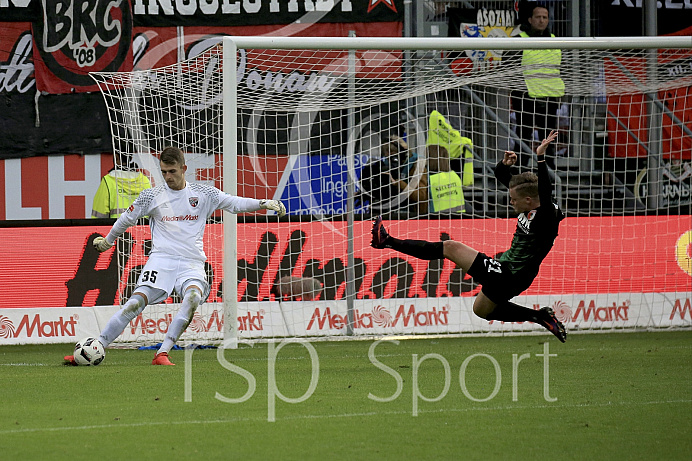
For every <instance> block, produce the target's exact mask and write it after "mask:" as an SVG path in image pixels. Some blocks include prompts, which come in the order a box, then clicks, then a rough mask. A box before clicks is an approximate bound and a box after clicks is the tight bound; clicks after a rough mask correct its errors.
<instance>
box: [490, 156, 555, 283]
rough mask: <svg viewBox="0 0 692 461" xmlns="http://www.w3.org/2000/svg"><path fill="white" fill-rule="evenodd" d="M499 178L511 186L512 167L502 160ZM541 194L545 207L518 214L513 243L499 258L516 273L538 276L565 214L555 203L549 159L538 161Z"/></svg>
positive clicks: (539, 193) (497, 171)
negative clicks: (548, 164) (547, 165)
mask: <svg viewBox="0 0 692 461" xmlns="http://www.w3.org/2000/svg"><path fill="white" fill-rule="evenodd" d="M495 176H496V177H497V179H498V180H499V181H500V182H501V183H502V184H504V185H505V186H507V187H509V180H510V179H511V177H512V173H511V172H510V167H508V166H507V165H504V164H503V163H502V162H500V163H498V165H497V166H496V167H495ZM538 195H539V198H540V200H541V206H539V207H538V208H536V209H535V210H531V211H529V212H528V213H521V214H519V216H518V217H517V228H516V230H515V231H514V237H513V238H512V245H510V247H509V249H508V250H507V251H505V252H504V253H503V254H502V255H501V256H500V257H499V258H497V259H498V260H499V261H506V262H507V263H508V266H509V268H510V270H511V271H512V273H513V274H516V273H518V272H520V271H521V272H522V274H521V275H522V276H526V277H531V278H533V277H535V276H536V275H537V274H538V268H539V266H540V265H541V262H542V261H543V259H545V257H546V256H547V255H548V253H549V252H550V250H551V248H553V243H554V242H555V237H557V231H558V227H559V225H560V221H562V220H563V219H564V217H565V215H564V214H563V213H562V211H561V210H560V208H559V207H558V206H557V205H556V204H555V203H554V202H553V197H552V185H551V183H550V176H549V175H548V167H546V165H545V162H539V163H538Z"/></svg>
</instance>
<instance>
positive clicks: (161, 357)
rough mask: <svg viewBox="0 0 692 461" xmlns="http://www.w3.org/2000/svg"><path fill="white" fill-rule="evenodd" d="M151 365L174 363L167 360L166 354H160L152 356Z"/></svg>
mask: <svg viewBox="0 0 692 461" xmlns="http://www.w3.org/2000/svg"><path fill="white" fill-rule="evenodd" d="M151 364H152V365H175V363H173V362H171V361H170V360H168V352H161V353H160V354H156V355H155V356H154V360H152V361H151Z"/></svg>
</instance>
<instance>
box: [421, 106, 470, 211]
mask: <svg viewBox="0 0 692 461" xmlns="http://www.w3.org/2000/svg"><path fill="white" fill-rule="evenodd" d="M426 145H427V147H426V157H427V160H428V167H429V168H428V170H429V172H430V176H429V178H428V179H429V183H430V189H431V194H430V195H431V203H430V210H431V211H434V212H440V211H445V212H464V211H465V203H466V201H465V199H464V192H463V190H462V186H471V185H473V151H472V149H473V141H471V139H469V138H466V137H464V136H461V133H459V130H455V129H454V128H452V126H451V125H450V124H449V123H448V122H447V120H445V118H444V117H443V116H442V114H440V113H439V112H438V111H436V110H434V111H432V112H431V113H430V119H429V122H428V139H427V141H426Z"/></svg>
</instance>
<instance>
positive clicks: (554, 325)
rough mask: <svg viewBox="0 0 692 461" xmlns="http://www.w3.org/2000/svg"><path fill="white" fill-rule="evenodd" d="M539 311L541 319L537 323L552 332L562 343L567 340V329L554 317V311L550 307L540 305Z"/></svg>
mask: <svg viewBox="0 0 692 461" xmlns="http://www.w3.org/2000/svg"><path fill="white" fill-rule="evenodd" d="M539 312H540V313H541V319H540V321H539V322H538V323H539V324H540V325H543V326H544V327H545V329H546V330H548V331H549V332H551V333H552V334H554V335H555V336H556V337H557V339H559V340H560V342H563V343H564V342H565V341H566V340H567V331H566V330H565V326H564V325H563V324H562V322H560V321H559V320H558V319H557V317H555V311H554V310H553V309H551V308H550V307H541V309H540V311H539Z"/></svg>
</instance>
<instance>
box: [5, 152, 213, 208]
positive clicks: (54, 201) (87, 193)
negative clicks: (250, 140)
mask: <svg viewBox="0 0 692 461" xmlns="http://www.w3.org/2000/svg"><path fill="white" fill-rule="evenodd" d="M102 158H105V157H103V156H102V155H101V154H97V155H85V156H84V157H83V161H84V170H85V171H84V180H83V181H71V180H66V179H65V157H64V156H62V155H55V156H49V157H48V168H47V169H46V170H47V175H48V176H47V177H46V176H36V175H32V176H31V178H32V181H31V182H26V183H24V184H23V183H22V170H25V169H26V168H27V166H26V164H24V163H23V162H24V161H25V160H27V159H7V160H0V162H3V163H4V164H5V176H4V188H5V216H4V217H3V216H0V219H7V220H16V219H43V218H44V217H43V216H42V209H45V210H47V214H48V216H46V217H45V219H64V218H65V217H66V216H67V215H68V214H69V215H70V216H71V217H80V215H81V214H82V213H84V214H83V215H81V217H83V218H89V217H90V216H91V207H92V204H93V200H94V195H95V194H96V190H97V189H98V186H99V183H100V182H101V177H102V175H101V161H102ZM29 160H30V159H29ZM133 160H134V161H135V163H136V164H137V165H139V166H140V168H142V169H143V170H145V173H146V174H148V175H149V176H150V177H151V179H152V182H153V185H157V184H163V182H164V181H163V176H161V170H160V168H159V161H158V159H157V158H156V157H155V156H154V155H153V154H151V153H136V154H134V155H133ZM186 161H187V165H188V168H187V171H186V173H185V179H186V180H188V181H190V182H195V183H199V184H208V185H210V186H217V184H215V183H214V180H213V179H204V180H200V179H197V175H198V172H199V171H204V170H207V169H209V168H213V166H214V156H213V155H205V154H186ZM41 171H44V170H43V169H41ZM37 184H48V187H49V192H48V195H49V197H48V201H47V203H41V206H40V207H24V206H23V205H22V203H23V199H24V198H26V197H36V185H37ZM0 187H2V186H0ZM65 197H84V210H74V209H71V210H66V209H65ZM68 211H69V213H68Z"/></svg>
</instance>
